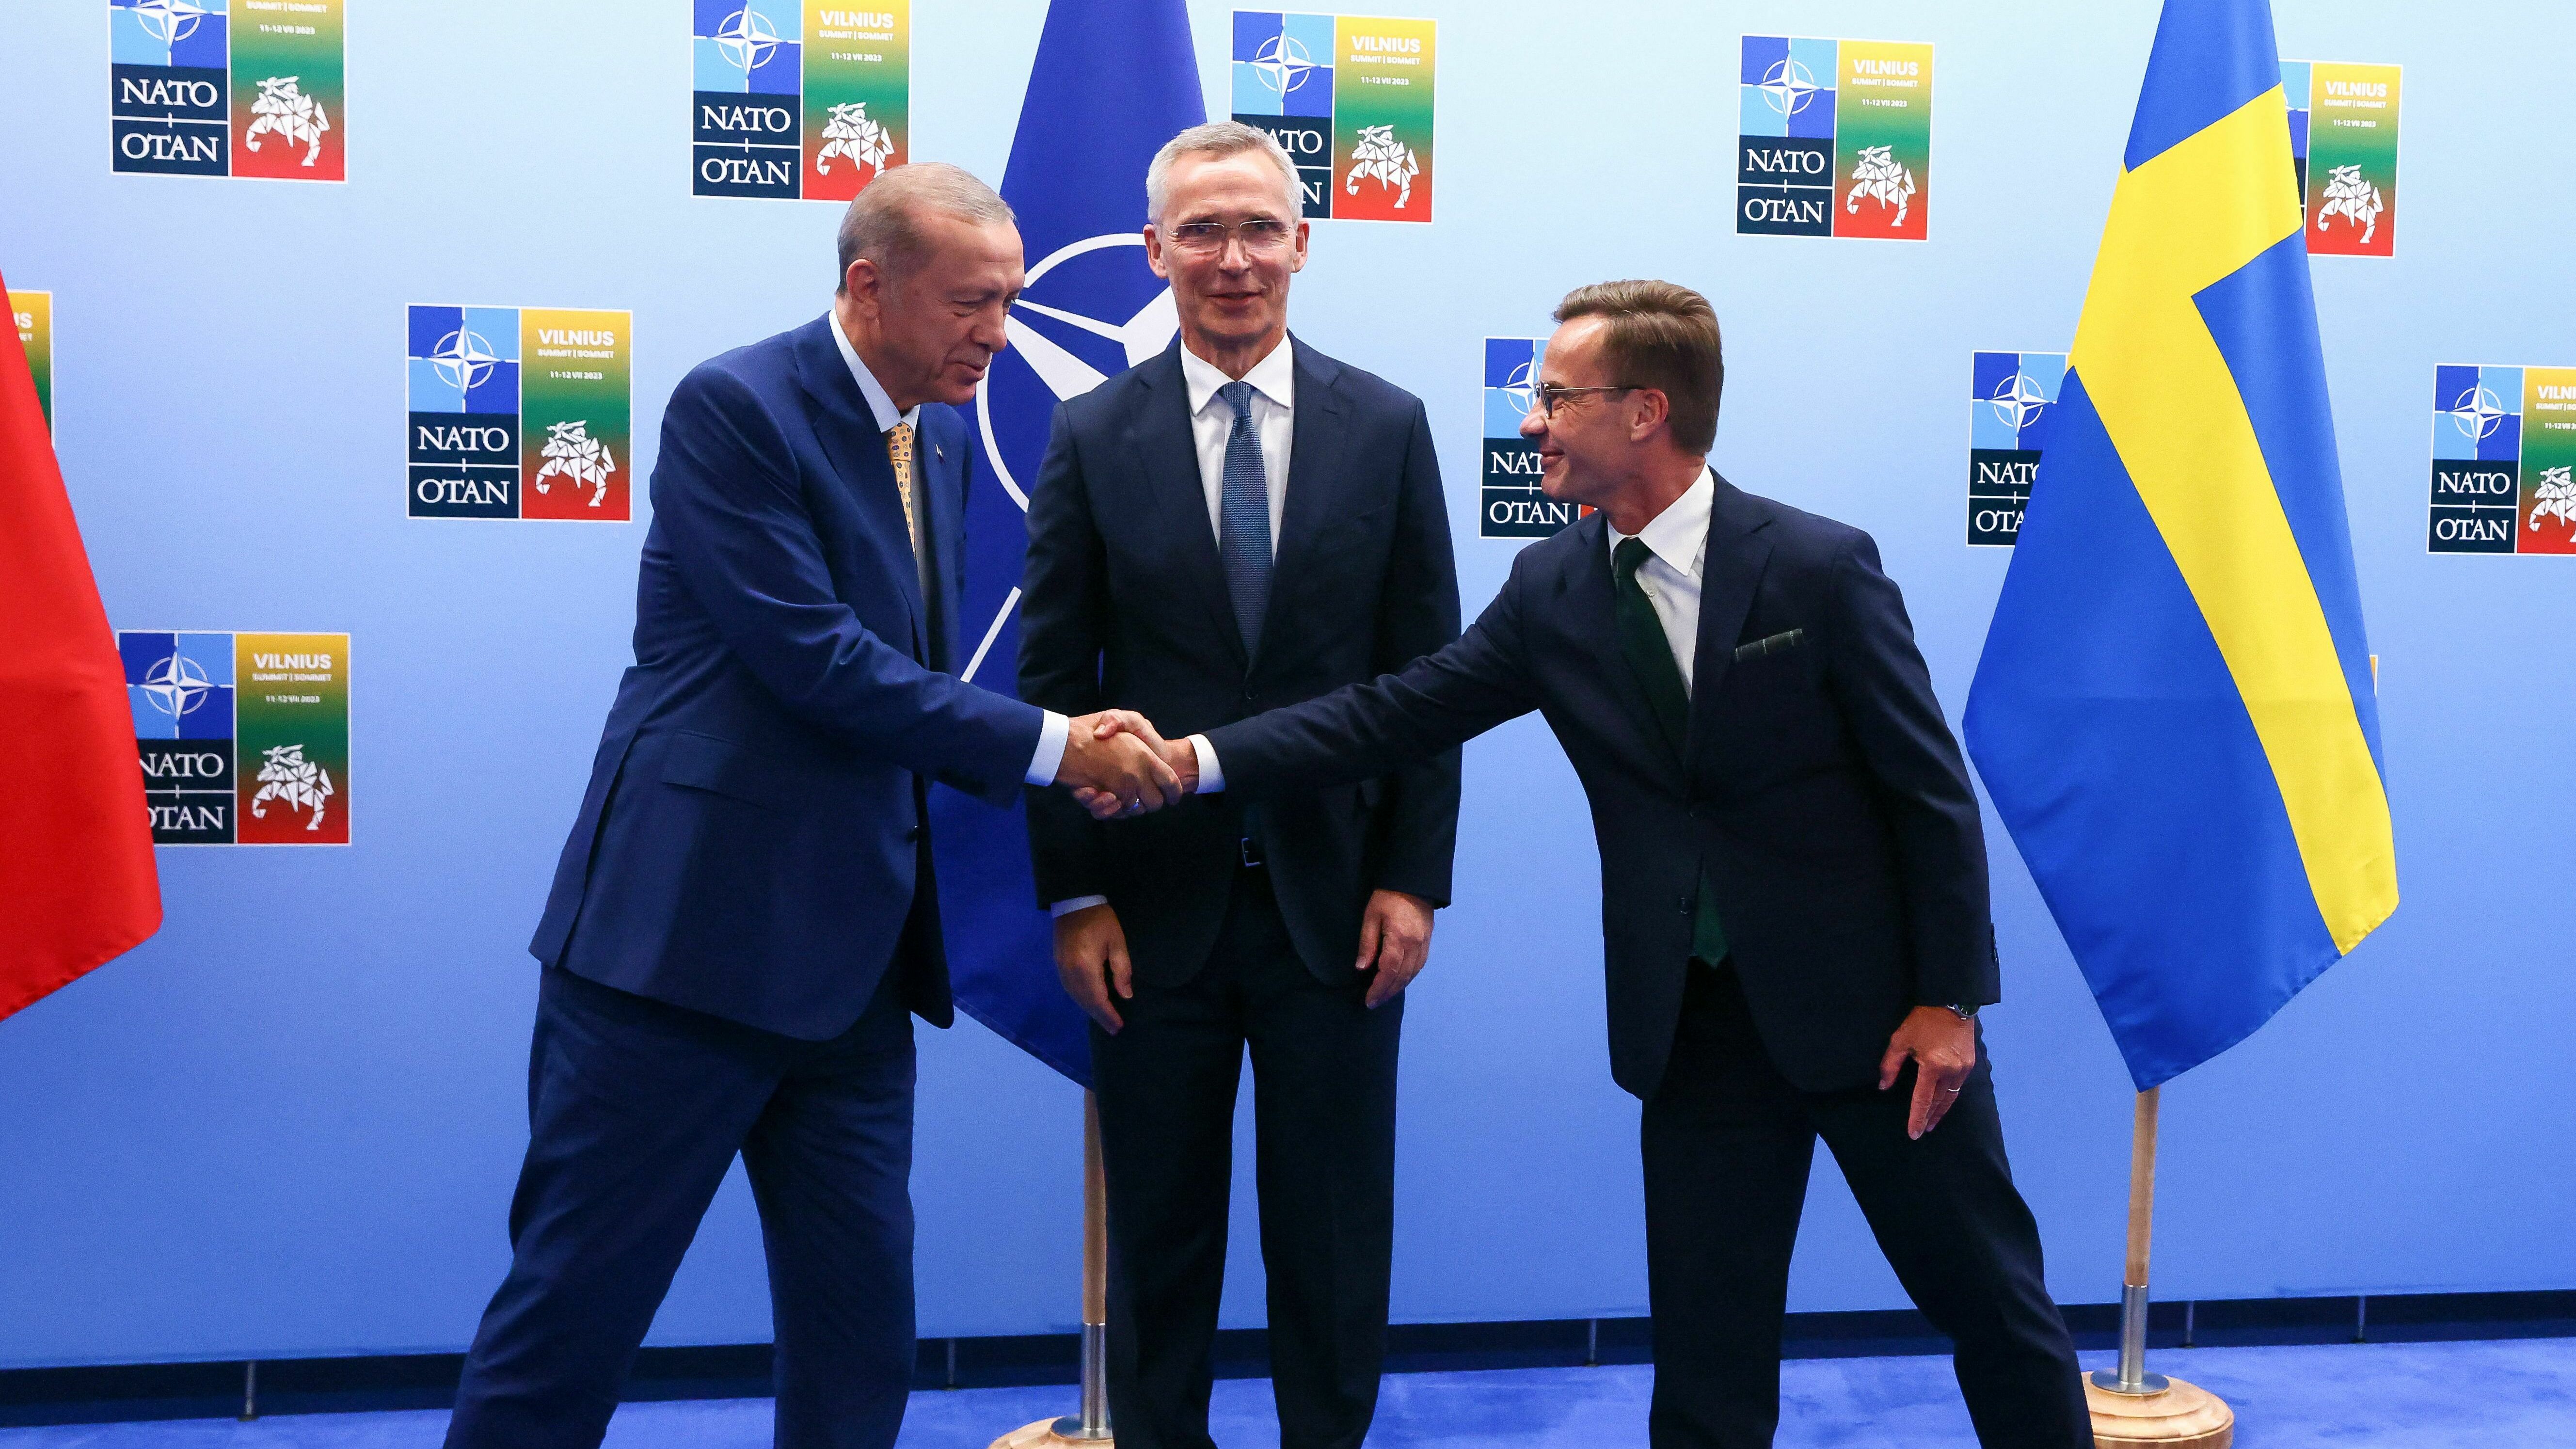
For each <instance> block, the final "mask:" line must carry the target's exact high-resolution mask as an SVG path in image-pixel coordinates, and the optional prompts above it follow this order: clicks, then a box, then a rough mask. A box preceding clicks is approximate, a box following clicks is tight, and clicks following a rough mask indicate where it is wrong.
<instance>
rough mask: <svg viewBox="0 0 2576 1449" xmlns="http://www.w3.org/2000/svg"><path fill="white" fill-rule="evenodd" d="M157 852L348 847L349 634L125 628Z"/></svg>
mask: <svg viewBox="0 0 2576 1449" xmlns="http://www.w3.org/2000/svg"><path fill="white" fill-rule="evenodd" d="M116 651H117V653H118V654H119V655H120V656H122V657H123V659H124V661H125V693H126V699H127V702H128V703H129V704H130V705H132V706H133V710H134V745H135V750H136V752H137V753H138V754H139V755H140V756H141V757H142V761H143V800H144V805H145V807H146V808H147V809H148V810H149V811H150V812H151V815H152V842H153V844H155V845H346V844H348V843H349V636H348V635H346V634H231V633H196V632H176V633H174V632H171V631H168V630H135V629H128V630H124V631H121V632H119V633H118V634H117V636H116Z"/></svg>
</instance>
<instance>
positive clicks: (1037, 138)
mask: <svg viewBox="0 0 2576 1449" xmlns="http://www.w3.org/2000/svg"><path fill="white" fill-rule="evenodd" d="M1205 119H1207V111H1206V107H1205V105H1204V103H1203V102H1202V101H1201V99H1200V96H1199V73H1198V60H1197V58H1196V56H1195V55H1194V54H1193V53H1192V51H1191V48H1190V20H1189V12H1188V11H1187V10H1186V9H1185V8H1184V6H1183V3H1182V0H1056V3H1055V4H1053V5H1051V6H1049V7H1048V10H1047V19H1046V28H1045V30H1044V31H1043V32H1042V33H1041V34H1040V36H1039V39H1038V53H1037V62H1036V64H1035V66H1034V67H1033V68H1032V69H1031V71H1030V73H1029V89H1028V94H1027V95H1026V96H1025V97H1023V98H1022V100H1021V102H1020V126H1019V131H1018V133H1017V134H1016V135H1015V136H1014V137H1013V139H1012V142H1011V161H1010V167H1009V169H1008V170H1007V171H1006V172H1005V173H1004V174H1003V177H1002V199H1003V200H1005V201H1008V202H1009V203H1010V204H1011V209H1012V210H1013V211H1015V212H1017V213H1018V214H1019V227H1020V241H1021V245H1022V246H1023V248H1024V249H1025V251H1026V253H1027V256H1028V290H1027V291H1026V292H1025V293H1024V294H1023V296H1022V299H1021V302H1020V304H1019V306H1018V308H1017V309H1015V310H1014V312H1013V313H1012V316H1011V322H1010V332H1011V346H1010V350H1009V351H1007V352H1004V353H1003V354H1002V355H1001V356H999V357H997V358H995V359H994V360H993V370H992V373H991V375H990V376H988V377H987V378H986V379H985V383H984V390H983V392H982V393H981V394H980V395H979V396H978V397H977V398H976V400H975V423H976V429H977V433H978V435H979V437H980V438H981V440H982V448H983V462H984V467H983V469H982V472H981V475H980V476H979V477H977V478H976V480H975V486H974V487H973V489H972V490H971V491H970V493H969V495H968V497H967V500H966V548H965V559H966V608H965V613H964V614H963V615H962V616H961V617H960V620H959V625H960V627H959V631H958V632H959V636H960V642H961V643H962V644H963V645H964V647H965V648H966V649H967V651H968V655H967V663H966V666H965V668H964V669H963V670H962V671H961V673H963V674H964V675H965V677H966V678H968V679H970V680H972V681H974V682H975V683H977V684H979V685H982V686H983V687H985V688H987V689H994V690H1000V691H1002V692H1004V693H1006V694H1007V693H1016V692H1017V690H1016V685H1015V682H1014V678H1013V674H1014V671H1013V664H1014V661H1016V660H1017V659H1018V657H1019V627H1018V618H1017V611H1018V608H1019V602H1020V564H1021V560H1022V558H1023V556H1024V555H1025V554H1026V553H1027V550H1028V521H1027V518H1028V491H1027V490H1028V488H1029V486H1030V485H1031V484H1032V483H1034V482H1035V481H1036V478H1037V472H1038V462H1039V460H1040V458H1041V457H1043V456H1044V454H1045V452H1046V441H1047V426H1048V420H1049V418H1050V417H1051V416H1052V414H1053V413H1054V411H1055V405H1056V403H1057V402H1059V401H1060V400H1062V399H1064V398H1068V397H1074V396H1078V395H1079V394H1081V393H1084V392H1088V391H1090V390H1091V389H1092V388H1094V387H1096V386H1098V385H1099V384H1100V383H1101V382H1102V381H1103V380H1105V379H1106V378H1107V377H1109V376H1110V375H1111V374H1113V373H1117V372H1121V371H1124V370H1125V369H1126V368H1128V367H1129V366H1131V365H1133V364H1135V363H1137V362H1140V361H1142V360H1144V359H1145V358H1147V357H1151V356H1153V355H1154V354H1156V353H1158V352H1161V351H1162V350H1163V348H1164V346H1165V345H1166V344H1168V343H1169V342H1170V341H1171V339H1172V334H1173V332H1174V331H1175V330H1177V327H1178V322H1177V319H1176V317H1175V315H1174V313H1173V311H1172V298H1171V291H1170V289H1169V288H1167V287H1165V286H1164V285H1163V283H1162V282H1161V280H1160V279H1158V278H1156V277H1155V276H1154V274H1153V273H1152V272H1151V271H1149V270H1147V269H1146V266H1145V247H1144V238H1143V235H1142V228H1143V226H1144V222H1145V167H1146V165H1147V163H1149V162H1151V161H1152V160H1153V159H1154V153H1155V152H1156V151H1157V150H1160V149H1161V148H1162V145H1163V143H1164V142H1165V141H1168V140H1170V139H1171V138H1172V137H1173V136H1174V135H1175V134H1177V133H1179V132H1181V131H1183V130H1186V129H1188V128H1189V127H1191V126H1195V125H1197V124H1199V123H1200V122H1201V121H1203V120H1205ZM931 822H932V825H931V833H932V839H933V840H934V841H935V842H936V844H937V850H938V870H939V895H940V914H941V916H942V917H943V918H944V920H945V922H946V926H947V934H948V962H949V970H950V973H951V975H952V976H953V978H954V980H955V985H956V992H957V1005H958V1006H959V1007H960V1008H962V1009H963V1010H964V1011H965V1012H966V1013H967V1014H968V1015H970V1016H973V1017H974V1018H975V1019H976V1020H977V1021H980V1022H982V1023H984V1024H985V1025H986V1026H989V1027H991V1028H992V1029H993V1030H994V1031H996V1032H999V1033H1000V1034H1001V1035H1002V1036H1003V1037H1005V1038H1007V1039H1008V1040H1010V1041H1011V1042H1013V1043H1015V1044H1017V1045H1018V1046H1019V1047H1020V1048H1021V1049H1022V1050H1025V1051H1027V1052H1028V1053H1029V1054H1030V1055H1032V1056H1035V1057H1036V1058H1037V1059H1038V1060H1040V1061H1042V1062H1045V1063H1046V1064H1047V1065H1048V1066H1051V1067H1053V1068H1055V1069H1056V1070H1057V1071H1059V1072H1062V1073H1064V1074H1065V1075H1066V1076H1068V1077H1071V1078H1072V1079H1073V1080H1075V1081H1076V1082H1079V1083H1082V1084H1083V1085H1084V1086H1089V1085H1090V1083H1091V1045H1090V1036H1089V1032H1088V1029H1087V1027H1086V1025H1085V1023H1084V1020H1083V1016H1082V1013H1081V1011H1080V1010H1078V1009H1077V1008H1076V1007H1075V1006H1074V1005H1073V1003H1072V1001H1070V1000H1069V999H1067V998H1066V996H1065V994H1064V989H1063V988H1062V987H1060V986H1059V985H1057V984H1056V976H1055V964H1054V960H1055V951H1054V941H1053V934H1052V929H1051V927H1050V924H1049V922H1048V918H1047V915H1046V913H1045V912H1044V911H1043V910H1040V909H1035V908H1034V904H1033V903H1034V901H1035V894H1036V890H1037V887H1036V885H1035V883H1034V881H1033V880H1032V878H1031V876H1030V873H1029V836H1028V827H1027V826H1026V824H1025V823H1023V821H1022V820H1021V818H1020V812H1019V811H1018V810H1016V809H1014V810H1012V811H1009V812H1007V813H1006V812H1001V811H996V810H993V809H991V808H990V807H988V806H985V805H982V804H980V803H977V802H974V801H970V800H967V799H965V798H964V797H962V796H959V795H957V794H955V793H953V792H951V791H949V790H947V789H946V788H944V787H942V788H940V789H937V790H935V791H934V792H933V798H932V801H931Z"/></svg>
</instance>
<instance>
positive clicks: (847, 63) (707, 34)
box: [689, 0, 912, 201]
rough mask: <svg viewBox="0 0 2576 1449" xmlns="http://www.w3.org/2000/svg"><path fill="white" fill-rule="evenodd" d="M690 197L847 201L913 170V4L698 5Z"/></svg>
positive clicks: (720, 0) (745, 0)
mask: <svg viewBox="0 0 2576 1449" xmlns="http://www.w3.org/2000/svg"><path fill="white" fill-rule="evenodd" d="M690 17H691V19H690V40H689V46H690V70H691V75H692V81H691V92H690V99H689V113H690V125H691V136H692V139H691V143H690V155H689V189H690V191H691V193H692V194H694V195H698V196H754V197H778V198H787V199H794V198H799V197H801V198H804V199H807V200H816V201H847V200H849V199H850V198H851V197H853V196H856V195H858V194H859V189H860V188H861V187H863V186H865V185H867V184H868V182H870V181H872V180H874V179H875V178H876V177H878V176H880V175H883V174H884V173H885V171H886V170H887V168H889V167H893V166H900V165H902V164H903V161H904V154H903V152H904V132H905V129H906V124H907V118H908V116H909V114H910V111H911V104H912V97H911V76H912V41H911V37H910V18H911V6H910V4H909V0H864V3H860V4H853V5H849V6H846V7H844V6H838V5H828V4H821V3H812V0H692V4H691V6H690Z"/></svg>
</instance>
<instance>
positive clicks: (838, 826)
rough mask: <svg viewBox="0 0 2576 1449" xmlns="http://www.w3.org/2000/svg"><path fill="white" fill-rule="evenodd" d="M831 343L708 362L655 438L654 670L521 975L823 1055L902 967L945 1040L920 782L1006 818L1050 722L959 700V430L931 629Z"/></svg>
mask: <svg viewBox="0 0 2576 1449" xmlns="http://www.w3.org/2000/svg"><path fill="white" fill-rule="evenodd" d="M832 325H833V324H832V322H831V319H830V318H829V317H824V318H819V319H817V320H815V321H813V322H810V323H807V324H806V325H805V326H802V327H799V328H797V329H795V330H794V331H792V332H784V333H781V334H779V335H778V336H776V337H772V338H769V339H768V340H766V341H763V342H756V343H753V344H752V345H751V346H749V347H745V348H741V349H739V350H736V351H733V352H728V353H726V354H724V355H723V356H721V357H718V358H715V359H714V360H712V361H710V362H706V363H703V364H700V365H699V367H698V368H697V369H696V370H695V371H693V372H691V373H690V374H689V375H688V376H687V377H686V378H684V379H682V380H681V383H680V386H679V388H678V390H677V391H675V392H673V393H672V395H671V403H670V407H669V409H668V410H667V411H665V412H664V414H663V417H662V452H661V457H660V459H659V461H657V462H656V463H655V464H654V467H653V526H652V529H651V531H650V532H649V533H648V534H647V535H646V536H645V540H644V560H643V569H642V576H641V578H640V580H639V582H638V584H637V588H636V597H635V665H634V667H633V668H631V669H629V670H627V671H626V676H625V678H624V679H623V680H621V681H620V682H619V684H618V687H617V702H616V704H615V705H614V706H612V707H611V708H610V710H609V712H608V726H607V729H606V730H605V731H604V733H603V735H602V738H601V740H600V743H599V754H598V757H597V759H596V760H595V762H594V763H593V764H592V766H591V777H590V789H589V791H588V792H587V793H586V794H585V795H584V796H583V798H582V802H581V813H580V814H579V815H578V816H577V817H576V818H575V819H574V821H573V828H572V835H571V837H570V838H569V839H567V840H566V841H565V842H564V849H563V858H562V860H561V862H560V863H559V864H558V865H557V866H556V868H555V883H554V893H553V895H552V896H551V897H550V898H549V899H548V900H547V902H546V911H545V916H544V919H543V920H542V921H540V922H539V924H538V926H537V934H536V938H535V940H533V941H531V942H530V943H529V947H528V949H529V950H530V951H531V952H533V953H534V954H535V955H536V957H537V959H538V960H540V961H543V962H545V963H547V964H548V965H557V964H560V965H562V966H563V967H565V968H566V969H567V970H570V971H573V972H575V973H577V974H579V975H582V976H586V977H588V978H590V979H591V980H594V981H598V982H601V983H603V984H605V985H609V986H614V987H617V988H619V989H621V990H624V991H631V992H635V993H637V994H639V995H643V996H649V997H652V998H654V999H656V1000H660V1001H667V1002H670V1003H672V1004H674V1005H677V1006H685V1007H689V1008H691V1009H693V1010H697V1011H703V1012H709V1013H712V1014H714V1015H716V1016H720V1017H724V1018H726V1019H728V1020H732V1021H738V1022H742V1023H744V1024H746V1025H750V1026H755V1027H760V1028H762V1029H764V1030H767V1031H773V1032H780V1033H783V1034H785V1035H788V1036H792V1037H802V1038H806V1039H809V1040H822V1039H826V1038H830V1037H833V1036H837V1035H839V1034H840V1032H841V1031H843V1030H844V1029H845V1028H847V1027H848V1026H849V1025H850V1024H851V1023H852V1022H854V1021H856V1020H857V1019H858V1016H859V1013H860V1011H861V1010H862V1009H863V1008H864V1007H865V1006H866V1005H867V1003H868V998H869V996H870V995H871V994H872V993H873V992H874V991H875V990H876V986H877V983H878V981H879V980H880V979H881V978H882V977H883V975H884V973H885V971H886V969H887V966H888V965H889V963H891V962H893V961H894V960H895V958H896V956H897V955H898V943H899V942H900V954H901V955H902V956H903V958H904V961H903V964H904V969H905V972H906V976H905V987H906V1000H907V1002H908V1003H909V1004H910V1005H912V1006H913V1007H914V1009H915V1010H918V1011H919V1012H920V1013H921V1014H922V1015H923V1016H925V1017H927V1018H929V1019H930V1020H931V1021H933V1022H935V1023H937V1024H939V1025H941V1026H945V1025H947V1024H948V1022H949V1020H950V1019H951V1013H950V1005H949V996H948V976H947V965H946V958H945V956H944V955H943V954H942V951H941V947H940V939H939V920H938V909H937V900H938V893H937V892H936V891H935V890H932V889H930V888H929V881H928V875H929V871H930V841H929V838H928V830H927V826H926V824H925V820H926V815H925V812H924V810H923V801H924V790H925V786H924V783H923V782H924V779H925V777H930V778H936V779H939V780H941V781H944V782H946V783H948V784H951V785H954V786H956V787H957V788H959V789H961V790H964V791H967V792H968V793H970V794H974V795H979V796H981V797H983V798H984V799H987V800H990V801H992V802H994V803H996V804H1007V803H1009V802H1010V800H1011V799H1012V798H1013V795H1014V793H1015V792H1016V791H1017V790H1018V789H1019V788H1020V787H1021V785H1022V783H1023V781H1024V778H1025V777H1026V775H1027V773H1028V768H1029V759H1030V757H1031V756H1032V755H1033V754H1034V753H1035V752H1036V750H1037V742H1038V734H1039V730H1040V727H1041V723H1042V720H1043V717H1044V716H1043V714H1042V712H1041V711H1039V710H1038V709H1036V708H1034V707H1032V706H1029V705H1025V704H1021V703H1018V702H1017V701H1014V700H1010V699H1006V698H1004V697H1002V696H1001V695H997V694H993V693H991V692H989V691H986V690H981V689H977V688H975V687H974V686H972V685H968V684H963V683H960V682H959V681H958V680H957V679H955V678H954V677H953V676H951V675H948V674H944V673H940V672H938V671H937V670H936V669H935V668H933V667H931V665H932V664H935V663H938V662H941V661H946V660H952V659H954V658H956V657H957V641H956V637H955V629H956V622H955V621H956V619H957V616H958V607H959V604H960V599H959V585H958V579H959V568H958V541H959V532H960V530H961V528H962V526H963V523H962V520H963V518H964V516H965V512H964V511H965V496H966V471H967V459H968V457H969V451H968V445H967V441H966V427H965V424H964V422H963V421H961V420H960V419H959V418H958V416H957V413H956V411H955V410H954V409H952V408H947V407H943V406H940V405H938V404H936V403H933V404H928V405H925V406H924V407H923V408H922V410H921V418H920V424H919V441H918V442H917V443H916V445H915V458H916V462H915V476H916V477H917V478H918V479H919V480H920V482H921V487H920V490H919V493H918V495H917V496H919V497H921V498H923V499H925V500H926V502H927V504H928V506H929V508H930V523H929V533H930V537H931V540H932V544H933V558H934V567H933V574H934V577H935V578H936V580H937V581H938V585H939V589H938V592H939V593H940V595H942V596H943V597H942V600H941V607H938V608H933V609H925V608H924V600H923V598H922V593H921V583H920V575H919V573H918V571H917V569H916V566H915V564H914V562H913V554H912V546H911V542H910V540H909V538H908V537H907V536H906V533H905V528H904V518H903V504H902V500H901V498H900V496H899V495H898V494H897V493H896V491H895V482H894V469H893V466H892V464H891V463H889V462H888V461H887V457H886V448H885V441H884V436H885V435H884V434H882V433H880V432H878V431H877V427H876V422H875V420H874V418H872V417H871V416H870V414H869V412H868V405H867V399H866V397H865V396H864V395H863V394H862V393H861V392H860V391H859V386H858V382H857V380H856V379H854V378H852V377H851V376H850V371H849V367H848V365H847V364H846V363H845V362H843V361H842V359H841V354H840V351H839V348H838V346H837V345H836V344H835V343H834V342H833V340H832V335H831V333H830V331H829V330H828V329H829V328H830V327H831V326H832Z"/></svg>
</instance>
